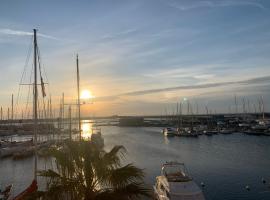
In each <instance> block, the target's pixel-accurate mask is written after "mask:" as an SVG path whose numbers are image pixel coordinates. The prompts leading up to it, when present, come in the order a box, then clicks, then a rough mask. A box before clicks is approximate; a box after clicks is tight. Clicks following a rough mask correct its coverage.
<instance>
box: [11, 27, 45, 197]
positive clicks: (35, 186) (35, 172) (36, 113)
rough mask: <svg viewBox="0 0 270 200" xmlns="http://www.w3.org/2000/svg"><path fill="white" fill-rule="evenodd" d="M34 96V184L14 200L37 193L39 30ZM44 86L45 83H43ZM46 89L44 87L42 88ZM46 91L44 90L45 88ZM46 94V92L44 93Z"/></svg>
mask: <svg viewBox="0 0 270 200" xmlns="http://www.w3.org/2000/svg"><path fill="white" fill-rule="evenodd" d="M33 44H34V84H33V86H34V89H33V91H34V95H33V123H34V152H35V159H34V177H33V181H32V183H31V184H30V185H29V186H28V187H27V188H26V189H25V190H24V191H22V192H21V193H20V194H18V195H17V196H15V197H14V198H13V200H23V199H25V197H26V196H28V195H29V194H32V193H33V192H35V191H37V189H38V184H37V132H38V112H37V109H38V89H37V55H38V49H37V30H36V29H34V41H33ZM41 84H43V83H41ZM42 87H44V85H43V86H42ZM43 89H44V88H43ZM43 92H44V91H43Z"/></svg>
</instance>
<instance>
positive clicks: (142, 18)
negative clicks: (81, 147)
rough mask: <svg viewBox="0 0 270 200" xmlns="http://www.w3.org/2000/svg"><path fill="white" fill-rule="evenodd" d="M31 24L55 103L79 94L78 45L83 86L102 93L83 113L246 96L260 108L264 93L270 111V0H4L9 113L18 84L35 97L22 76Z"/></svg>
mask: <svg viewBox="0 0 270 200" xmlns="http://www.w3.org/2000/svg"><path fill="white" fill-rule="evenodd" d="M33 28H37V29H38V34H39V35H38V45H39V49H40V54H41V63H42V73H43V74H44V75H43V76H44V77H46V82H48V83H49V85H46V93H47V94H48V95H47V96H50V95H51V96H52V101H53V104H54V106H55V107H56V106H57V105H58V104H59V101H60V98H61V95H62V93H63V92H64V94H65V102H67V103H72V102H74V99H75V98H76V60H75V59H76V54H79V62H80V78H81V89H82V90H90V91H91V92H92V94H93V96H95V98H93V99H91V101H87V103H86V104H85V105H83V106H82V110H83V111H82V112H83V115H84V116H104V115H115V114H118V115H160V114H161V115H163V114H166V113H167V114H168V113H173V112H175V110H176V103H177V102H182V104H183V112H186V107H187V102H190V104H191V105H192V107H193V110H194V112H195V110H196V112H198V113H204V112H206V111H205V110H206V109H205V107H206V106H207V107H208V109H209V110H211V112H213V113H214V112H217V113H224V112H233V111H235V110H238V111H239V112H240V111H241V110H242V108H243V104H244V103H243V102H245V106H246V110H249V111H250V112H254V110H259V103H258V102H259V101H260V99H261V98H262V99H263V101H264V107H265V110H266V111H269V110H270V104H269V102H270V90H269V86H270V59H269V52H270V2H269V1H268V0H85V1H84V0H80V1H71V0H46V1H41V0H24V1H21V0H1V1H0V60H1V61H0V72H1V73H0V97H1V98H0V105H1V106H2V107H3V109H4V112H6V111H7V108H8V107H10V101H11V94H12V93H13V94H14V97H15V102H16V105H17V104H18V105H19V104H20V105H21V104H25V102H26V101H27V100H26V99H24V98H23V97H21V96H23V91H27V90H28V89H27V88H28V87H27V86H25V87H24V86H21V87H19V83H20V82H21V83H29V81H30V79H29V77H30V74H31V73H30V72H31V69H32V62H31V61H32V58H30V61H29V62H26V60H27V55H28V50H29V45H30V44H31V40H32V30H33ZM24 68H25V70H24ZM27 70H28V72H29V73H24V72H25V71H26V72H27ZM22 75H24V76H22ZM27 76H28V77H27ZM22 77H23V78H22ZM26 93H27V92H26ZM235 95H236V97H237V106H235V101H234V99H235V98H234V96H235ZM24 96H27V94H26V95H24ZM248 105H249V106H248ZM18 107H19V106H18ZM236 107H237V108H236ZM248 107H249V108H248ZM197 108H198V109H197ZM18 112H19V111H18Z"/></svg>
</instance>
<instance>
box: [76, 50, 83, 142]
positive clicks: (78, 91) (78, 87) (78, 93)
mask: <svg viewBox="0 0 270 200" xmlns="http://www.w3.org/2000/svg"><path fill="white" fill-rule="evenodd" d="M76 65H77V95H78V118H79V134H80V141H81V139H82V133H81V101H80V72H79V56H78V54H77V58H76Z"/></svg>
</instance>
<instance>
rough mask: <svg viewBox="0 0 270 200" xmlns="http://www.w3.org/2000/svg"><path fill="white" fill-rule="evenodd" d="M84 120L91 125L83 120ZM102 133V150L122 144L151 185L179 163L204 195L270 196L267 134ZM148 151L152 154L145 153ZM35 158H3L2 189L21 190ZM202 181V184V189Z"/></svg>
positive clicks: (146, 129) (124, 129)
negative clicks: (168, 163) (167, 167)
mask: <svg viewBox="0 0 270 200" xmlns="http://www.w3.org/2000/svg"><path fill="white" fill-rule="evenodd" d="M84 123H87V124H93V122H90V123H89V121H82V124H84ZM89 128H90V129H85V132H84V133H85V136H89V135H90V133H91V125H90V126H89ZM101 131H102V136H103V138H104V143H105V149H110V148H111V147H113V146H114V145H117V144H119V143H121V144H123V145H124V146H125V147H126V149H127V152H128V154H127V157H126V158H127V162H128V161H132V162H136V163H137V164H138V166H139V167H141V168H143V169H144V170H145V172H146V177H145V180H146V183H147V184H148V185H149V187H152V186H153V185H154V184H155V181H156V180H155V179H156V176H158V175H160V171H161V167H162V165H163V164H164V162H166V161H179V162H184V163H185V165H186V166H187V167H188V171H189V173H190V174H191V175H192V177H193V179H194V181H195V182H196V183H197V184H198V186H199V187H200V188H201V189H202V191H203V193H204V195H205V198H206V199H209V200H216V199H217V200H222V199H226V200H233V199H241V200H242V199H243V200H244V199H248V200H253V199H263V200H264V199H265V200H267V199H268V198H269V197H270V196H269V195H270V191H269V178H270V174H269V166H270V163H269V160H268V159H265V158H267V156H268V154H269V151H270V149H269V147H270V141H269V138H268V137H267V136H254V135H246V134H241V133H233V134H229V135H224V134H217V135H213V136H212V137H208V136H207V135H202V136H199V137H198V138H193V137H164V136H163V134H162V132H161V129H160V127H117V126H104V127H101ZM21 137H25V136H21ZM150 149H151V153H148V152H149V150H150ZM33 161H34V160H33V157H28V158H26V159H23V160H16V161H14V160H13V159H12V158H5V159H1V161H0V162H1V165H0V177H1V181H2V182H1V184H2V185H1V188H4V186H5V185H9V184H11V183H12V184H13V190H12V194H13V195H14V194H17V193H18V192H20V191H22V190H23V189H24V188H25V187H26V186H27V183H28V182H30V181H31V176H30V175H31V173H32V170H33V166H32V164H33ZM45 163H46V164H45ZM38 166H39V169H43V168H45V167H49V166H51V163H50V162H48V161H47V162H45V158H42V157H41V158H39V165H38ZM22 172H23V173H22ZM262 179H264V180H265V181H266V183H263V180H262ZM38 180H40V178H39V179H38ZM201 183H204V185H205V186H204V187H202V186H201ZM246 186H249V187H250V191H248V190H246Z"/></svg>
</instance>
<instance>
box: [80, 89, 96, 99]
mask: <svg viewBox="0 0 270 200" xmlns="http://www.w3.org/2000/svg"><path fill="white" fill-rule="evenodd" d="M93 98H95V96H93V94H92V92H91V91H90V90H83V91H82V92H81V99H93Z"/></svg>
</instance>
